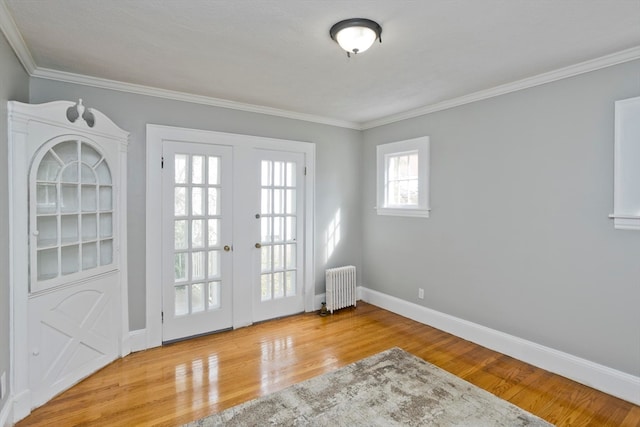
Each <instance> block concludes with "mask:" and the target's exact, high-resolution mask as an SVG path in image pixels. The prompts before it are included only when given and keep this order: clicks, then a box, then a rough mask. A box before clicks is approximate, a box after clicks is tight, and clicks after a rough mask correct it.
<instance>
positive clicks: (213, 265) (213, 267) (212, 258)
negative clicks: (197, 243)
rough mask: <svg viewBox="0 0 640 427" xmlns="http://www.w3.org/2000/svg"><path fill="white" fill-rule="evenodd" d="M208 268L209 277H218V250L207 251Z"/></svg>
mask: <svg viewBox="0 0 640 427" xmlns="http://www.w3.org/2000/svg"><path fill="white" fill-rule="evenodd" d="M208 269H209V271H208V275H207V276H208V277H209V278H210V279H214V278H217V277H220V251H209V262H208Z"/></svg>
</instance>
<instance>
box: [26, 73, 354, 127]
mask: <svg viewBox="0 0 640 427" xmlns="http://www.w3.org/2000/svg"><path fill="white" fill-rule="evenodd" d="M30 74H31V77H37V78H41V79H47V80H55V81H60V82H66V83H74V84H79V85H84V86H91V87H96V88H100V89H109V90H116V91H120V92H126V93H135V94H138V95H146V96H153V97H156V98H164V99H171V100H174V101H183V102H190V103H194V104H202V105H208V106H212V107H220V108H228V109H231V110H239V111H245V112H249V113H257V114H266V115H269V116H276V117H284V118H287V119H294V120H303V121H306V122H312V123H319V124H324V125H330V126H337V127H342V128H347V129H357V130H360V129H361V127H360V124H359V123H356V122H350V121H347V120H340V119H334V118H330V117H323V116H317V115H313V114H306V113H299V112H295V111H287V110H281V109H278V108H273V107H265V106H261V105H255V104H246V103H242V102H236V101H229V100H226V99H221V98H214V97H211V96H203V95H195V94H191V93H187V92H180V91H174V90H168V89H160V88H156V87H151V86H145V85H140V84H133V83H125V82H120V81H117V80H109V79H103V78H100V77H91V76H85V75H82V74H75V73H69V72H65V71H58V70H52V69H50V68H36V69H35V70H33V72H32V73H30Z"/></svg>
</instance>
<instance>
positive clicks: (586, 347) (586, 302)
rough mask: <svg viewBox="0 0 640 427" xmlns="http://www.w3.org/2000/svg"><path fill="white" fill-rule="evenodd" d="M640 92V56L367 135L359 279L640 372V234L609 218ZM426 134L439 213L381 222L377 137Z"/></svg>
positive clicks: (434, 206)
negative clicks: (621, 132)
mask: <svg viewBox="0 0 640 427" xmlns="http://www.w3.org/2000/svg"><path fill="white" fill-rule="evenodd" d="M638 95H640V61H635V62H630V63H626V64H622V65H618V66H614V67H610V68H606V69H603V70H600V71H596V72H591V73H587V74H583V75H580V76H577V77H573V78H569V79H564V80H561V81H558V82H554V83H550V84H546V85H543V86H538V87H535V88H530V89H527V90H522V91H519V92H515V93H511V94H508V95H503V96H500V97H496V98H492V99H488V100H484V101H481V102H476V103H473V104H469V105H465V106H461V107H457V108H454V109H451V110H446V111H441V112H437V113H433V114H429V115H425V116H421V117H418V118H414V119H410V120H405V121H402V122H398V123H394V124H390V125H386V126H382V127H379V128H374V129H371V130H368V131H365V133H364V145H363V156H362V157H363V160H362V164H363V169H362V182H363V269H362V271H363V285H364V286H366V287H369V288H372V289H375V290H377V291H380V292H383V293H386V294H389V295H393V296H396V297H399V298H401V299H404V300H407V301H411V302H414V303H417V304H421V305H424V306H426V307H429V308H431V309H434V310H437V311H440V312H443V313H447V314H450V315H453V316H456V317H459V318H462V319H466V320H468V321H471V322H474V323H477V324H480V325H484V326H487V327H489V328H492V329H496V330H499V331H503V332H506V333H508V334H512V335H515V336H518V337H521V338H524V339H527V340H530V341H533V342H536V343H539V344H542V345H545V346H549V347H551V348H555V349H558V350H561V351H565V352H567V353H570V354H573V355H576V356H579V357H582V358H585V359H587V360H591V361H594V362H596V363H600V364H603V365H606V366H609V367H612V368H615V369H618V370H621V371H623V372H627V373H630V374H633V375H640V332H639V330H638V327H639V325H640V233H639V232H634V231H621V230H615V229H614V228H613V223H612V221H611V220H610V219H608V218H607V215H608V214H610V213H611V212H612V209H613V136H614V129H613V118H614V101H615V100H618V99H624V98H630V97H634V96H638ZM422 135H428V136H430V137H431V207H432V209H433V210H432V212H431V218H428V219H416V218H399V217H384V216H377V215H376V214H375V212H374V211H373V210H372V209H371V208H372V207H373V206H375V147H376V145H378V144H381V143H385V142H392V141H398V140H403V139H408V138H413V137H417V136H422ZM419 287H422V288H424V289H425V293H426V297H425V299H424V300H419V299H418V298H417V296H418V288H419Z"/></svg>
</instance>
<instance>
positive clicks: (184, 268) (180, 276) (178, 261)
mask: <svg viewBox="0 0 640 427" xmlns="http://www.w3.org/2000/svg"><path fill="white" fill-rule="evenodd" d="M174 260H175V261H174V271H175V276H174V278H175V281H176V282H184V281H185V280H187V275H188V274H189V266H188V265H187V254H186V253H178V254H175V257H174Z"/></svg>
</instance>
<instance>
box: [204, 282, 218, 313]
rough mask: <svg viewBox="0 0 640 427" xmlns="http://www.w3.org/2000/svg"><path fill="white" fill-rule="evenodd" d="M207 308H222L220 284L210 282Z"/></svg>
mask: <svg viewBox="0 0 640 427" xmlns="http://www.w3.org/2000/svg"><path fill="white" fill-rule="evenodd" d="M208 291H209V292H208V301H207V308H208V309H209V310H214V309H216V308H220V282H209V289H208Z"/></svg>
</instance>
